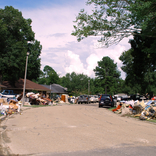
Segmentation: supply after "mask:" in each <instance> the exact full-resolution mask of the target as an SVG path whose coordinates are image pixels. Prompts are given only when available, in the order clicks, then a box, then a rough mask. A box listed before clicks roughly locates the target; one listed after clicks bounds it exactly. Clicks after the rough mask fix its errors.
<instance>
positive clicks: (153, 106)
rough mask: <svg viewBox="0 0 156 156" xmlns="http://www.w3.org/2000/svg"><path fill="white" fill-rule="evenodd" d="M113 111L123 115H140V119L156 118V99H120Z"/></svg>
mask: <svg viewBox="0 0 156 156" xmlns="http://www.w3.org/2000/svg"><path fill="white" fill-rule="evenodd" d="M112 112H114V113H117V114H121V116H128V115H129V116H133V117H139V119H140V120H152V119H156V101H155V100H153V99H151V100H142V101H139V100H136V101H134V100H129V101H120V102H118V104H117V106H116V108H115V109H113V110H112Z"/></svg>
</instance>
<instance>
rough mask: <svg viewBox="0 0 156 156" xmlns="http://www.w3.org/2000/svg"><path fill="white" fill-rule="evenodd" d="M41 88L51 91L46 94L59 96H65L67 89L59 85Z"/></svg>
mask: <svg viewBox="0 0 156 156" xmlns="http://www.w3.org/2000/svg"><path fill="white" fill-rule="evenodd" d="M42 86H43V87H46V88H48V89H50V90H51V91H47V93H48V94H53V95H54V94H57V95H61V94H67V93H68V92H67V88H64V87H62V86H61V85H59V84H51V85H42Z"/></svg>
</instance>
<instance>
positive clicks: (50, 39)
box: [0, 0, 130, 79]
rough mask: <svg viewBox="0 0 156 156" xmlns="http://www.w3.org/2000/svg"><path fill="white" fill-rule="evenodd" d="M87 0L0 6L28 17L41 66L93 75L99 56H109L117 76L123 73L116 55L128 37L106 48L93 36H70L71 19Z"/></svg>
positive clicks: (8, 0) (13, 1) (8, 1)
mask: <svg viewBox="0 0 156 156" xmlns="http://www.w3.org/2000/svg"><path fill="white" fill-rule="evenodd" d="M86 1H87V0H1V1H0V8H2V9H4V7H5V6H13V7H14V8H15V9H18V10H19V11H21V12H22V15H23V17H24V18H26V19H28V18H30V19H31V20H32V30H33V31H34V33H35V39H36V40H38V41H40V44H41V45H42V52H41V56H40V57H41V69H42V70H43V68H44V66H46V65H48V66H50V67H52V68H53V69H54V70H55V71H56V72H57V73H58V74H59V75H60V76H64V75H65V74H66V73H71V72H73V71H74V72H76V73H78V74H80V73H83V74H85V75H88V76H89V77H92V78H94V77H95V74H94V72H93V69H94V68H95V67H96V66H97V62H98V61H100V60H102V58H103V57H105V56H109V57H110V58H111V59H113V60H114V62H115V63H117V65H118V70H120V71H121V77H122V78H123V79H124V78H125V74H124V73H123V72H122V70H121V69H120V67H121V66H122V62H121V61H120V60H119V59H118V58H119V56H120V55H121V53H122V52H123V51H125V50H128V49H129V48H130V44H129V43H128V40H129V39H128V38H126V39H124V40H122V41H121V42H120V43H119V44H117V45H113V46H111V47H109V48H97V46H96V45H97V38H95V37H89V38H87V39H84V40H83V41H81V42H77V39H76V37H75V36H71V33H72V31H73V30H74V28H73V25H74V23H73V21H74V20H75V19H76V16H77V15H78V13H79V11H80V10H81V9H83V8H85V9H87V10H88V11H90V10H91V9H92V8H91V7H87V6H86Z"/></svg>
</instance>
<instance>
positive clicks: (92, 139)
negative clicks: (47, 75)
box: [0, 104, 156, 156]
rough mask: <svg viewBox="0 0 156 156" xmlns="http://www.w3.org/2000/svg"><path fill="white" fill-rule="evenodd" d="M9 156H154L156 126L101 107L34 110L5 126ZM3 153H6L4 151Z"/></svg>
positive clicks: (12, 118) (3, 142)
mask: <svg viewBox="0 0 156 156" xmlns="http://www.w3.org/2000/svg"><path fill="white" fill-rule="evenodd" d="M0 129H1V149H3V153H4V154H6V155H18V154H19V155H36V156H37V155H42V156H48V155H49V156H70V155H71V156H73V155H74V156H78V155H82V156H83V155H84V156H87V155H88V156H96V155H97V156H107V155H111V156H115V155H120V156H122V155H123V156H125V155H142V156H148V155H149V156H150V155H155V153H156V125H155V124H152V123H148V122H145V121H141V120H137V119H134V118H130V117H121V116H120V115H117V114H115V113H113V112H111V111H109V110H108V109H106V108H98V105H97V104H83V105H78V104H72V105H65V104H62V105H58V106H49V107H42V108H31V109H27V110H25V111H23V113H22V114H21V115H20V114H17V115H16V114H15V115H12V116H10V117H9V118H7V119H5V120H4V121H3V122H2V123H1V128H0ZM1 151H2V150H1Z"/></svg>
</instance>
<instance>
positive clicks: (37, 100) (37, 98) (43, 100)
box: [24, 92, 52, 105]
mask: <svg viewBox="0 0 156 156" xmlns="http://www.w3.org/2000/svg"><path fill="white" fill-rule="evenodd" d="M26 97H27V98H28V99H29V100H28V102H25V104H24V105H32V104H33V105H51V104H52V100H51V99H49V98H48V97H44V96H41V94H39V93H36V94H35V93H33V92H29V93H27V94H26Z"/></svg>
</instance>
